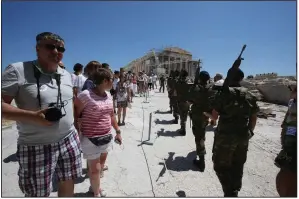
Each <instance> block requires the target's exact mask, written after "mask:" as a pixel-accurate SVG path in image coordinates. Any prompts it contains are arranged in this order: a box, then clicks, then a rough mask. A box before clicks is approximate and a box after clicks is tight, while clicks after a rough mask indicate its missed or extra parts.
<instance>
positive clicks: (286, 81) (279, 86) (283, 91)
mask: <svg viewBox="0 0 299 199" xmlns="http://www.w3.org/2000/svg"><path fill="white" fill-rule="evenodd" d="M296 84H297V82H296V81H294V78H274V79H264V80H255V79H245V80H243V81H242V82H241V85H242V86H244V87H246V88H248V89H249V90H250V91H251V92H252V93H253V94H254V95H255V96H256V97H257V99H258V100H260V101H265V102H269V103H275V104H282V105H287V104H288V102H289V97H290V94H291V92H290V90H289V89H288V86H289V85H296Z"/></svg>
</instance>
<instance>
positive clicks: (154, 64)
mask: <svg viewBox="0 0 299 199" xmlns="http://www.w3.org/2000/svg"><path fill="white" fill-rule="evenodd" d="M199 64H200V62H199V60H192V54H191V53H190V52H188V51H186V50H183V49H181V48H178V47H168V48H164V49H163V50H160V51H156V50H151V51H150V52H149V53H147V54H146V55H144V56H143V57H140V58H138V59H136V60H134V61H132V62H131V63H129V64H128V65H127V66H126V67H125V70H127V71H128V70H131V71H132V72H135V73H138V72H141V71H145V73H147V74H149V73H152V72H154V73H157V74H163V73H164V74H167V75H168V74H169V73H170V71H171V70H179V71H180V70H181V69H186V70H187V71H188V73H189V76H193V77H194V75H195V71H196V68H197V67H198V66H199Z"/></svg>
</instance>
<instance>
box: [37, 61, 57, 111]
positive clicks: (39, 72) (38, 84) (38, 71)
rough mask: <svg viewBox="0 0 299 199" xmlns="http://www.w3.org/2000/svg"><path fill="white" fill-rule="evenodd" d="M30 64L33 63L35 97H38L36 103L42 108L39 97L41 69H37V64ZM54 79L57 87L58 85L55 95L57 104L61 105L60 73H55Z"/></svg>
mask: <svg viewBox="0 0 299 199" xmlns="http://www.w3.org/2000/svg"><path fill="white" fill-rule="evenodd" d="M32 65H33V72H34V78H35V79H36V85H37V96H36V97H37V99H38V104H39V107H40V109H42V104H41V97H40V90H39V88H40V82H39V79H40V76H41V74H42V73H41V71H40V70H39V69H37V66H36V65H35V64H34V63H33V62H32ZM54 78H55V80H56V83H57V87H58V95H57V105H58V104H59V102H60V105H61V106H62V99H61V89H60V85H61V75H60V74H57V73H56V74H55V77H54Z"/></svg>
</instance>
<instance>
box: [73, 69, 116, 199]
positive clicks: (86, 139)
mask: <svg viewBox="0 0 299 199" xmlns="http://www.w3.org/2000/svg"><path fill="white" fill-rule="evenodd" d="M112 79H113V76H112V74H111V72H110V71H109V70H107V69H104V68H100V69H98V71H97V72H95V73H94V74H93V77H92V80H93V82H94V84H95V87H94V88H92V89H86V90H84V91H83V92H81V93H80V94H79V95H78V97H77V98H76V100H75V126H76V128H77V130H78V132H79V133H80V141H81V148H82V152H83V158H85V159H87V162H88V170H89V171H88V173H89V178H90V182H91V188H90V191H92V192H93V193H94V196H102V197H104V196H106V193H105V192H104V191H103V190H102V189H101V188H100V174H102V171H103V169H104V165H105V161H106V158H107V154H108V151H109V149H110V147H111V145H112V142H113V136H112V133H111V127H112V126H113V128H114V129H115V131H116V136H115V140H117V141H118V143H120V144H121V142H122V138H121V135H120V129H119V127H118V125H117V122H116V118H115V115H114V112H113V99H112V96H111V94H110V93H109V92H107V90H110V89H111V88H112ZM79 118H80V125H79V124H78V119H79Z"/></svg>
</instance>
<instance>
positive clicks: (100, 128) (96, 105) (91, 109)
mask: <svg viewBox="0 0 299 199" xmlns="http://www.w3.org/2000/svg"><path fill="white" fill-rule="evenodd" d="M106 94H107V96H106V97H100V96H98V95H96V94H95V93H94V92H92V90H84V91H83V92H82V93H80V94H79V96H78V99H79V100H80V101H81V102H82V103H83V104H84V109H83V112H82V118H81V120H82V123H81V131H82V134H83V135H84V136H85V137H99V136H104V135H107V134H109V133H111V127H112V125H111V114H113V100H112V96H111V94H110V93H108V92H106Z"/></svg>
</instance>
